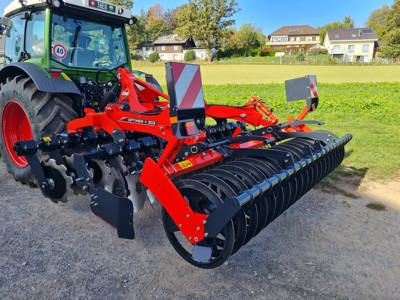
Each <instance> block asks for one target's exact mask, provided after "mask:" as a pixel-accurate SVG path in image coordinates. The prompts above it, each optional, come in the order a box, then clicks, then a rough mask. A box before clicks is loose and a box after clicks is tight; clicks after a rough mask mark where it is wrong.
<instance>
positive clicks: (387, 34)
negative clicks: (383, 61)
mask: <svg viewBox="0 0 400 300" xmlns="http://www.w3.org/2000/svg"><path fill="white" fill-rule="evenodd" d="M383 37H384V40H385V41H386V44H385V45H384V46H383V47H382V52H383V54H385V55H386V56H388V57H391V58H399V57H400V0H395V2H394V4H393V6H392V7H391V9H390V11H389V13H388V15H387V16H386V20H385V31H384V35H383Z"/></svg>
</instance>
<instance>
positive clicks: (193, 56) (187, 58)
mask: <svg viewBox="0 0 400 300" xmlns="http://www.w3.org/2000/svg"><path fill="white" fill-rule="evenodd" d="M184 59H185V61H193V60H196V52H194V50H188V51H186V52H185V56H184Z"/></svg>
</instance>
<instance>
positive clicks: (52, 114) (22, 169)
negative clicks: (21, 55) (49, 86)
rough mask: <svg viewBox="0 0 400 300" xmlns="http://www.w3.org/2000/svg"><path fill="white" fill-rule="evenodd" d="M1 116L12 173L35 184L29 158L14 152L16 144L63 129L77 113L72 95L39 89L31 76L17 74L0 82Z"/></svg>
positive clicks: (0, 136) (0, 138)
mask: <svg viewBox="0 0 400 300" xmlns="http://www.w3.org/2000/svg"><path fill="white" fill-rule="evenodd" d="M0 117H1V122H0V127H1V128H0V129H1V130H0V142H1V143H0V152H1V156H2V158H3V161H4V162H5V164H6V165H7V168H8V171H9V173H10V174H11V175H12V176H13V177H14V178H15V179H16V180H17V181H20V182H22V183H25V184H35V179H34V175H33V172H32V170H31V168H30V167H29V165H28V162H27V160H26V158H25V157H21V156H18V155H17V154H16V153H15V152H14V150H13V147H14V144H15V143H16V142H18V141H22V140H30V139H37V138H40V137H42V136H44V135H47V134H57V133H60V132H62V131H63V130H64V129H65V125H66V124H67V123H68V122H69V121H71V120H73V119H74V118H76V117H77V113H76V112H75V110H74V109H73V100H72V99H71V98H70V97H68V96H66V95H59V94H49V93H43V92H40V91H38V90H37V88H36V85H35V84H34V82H33V81H32V79H30V78H29V77H24V76H16V77H14V78H8V79H7V80H6V82H5V83H3V84H1V87H0Z"/></svg>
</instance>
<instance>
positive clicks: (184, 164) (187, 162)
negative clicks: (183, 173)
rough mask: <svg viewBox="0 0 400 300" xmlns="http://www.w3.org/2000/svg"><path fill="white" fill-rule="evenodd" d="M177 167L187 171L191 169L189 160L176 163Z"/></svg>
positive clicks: (191, 165)
mask: <svg viewBox="0 0 400 300" xmlns="http://www.w3.org/2000/svg"><path fill="white" fill-rule="evenodd" d="M178 165H179V166H180V167H181V168H182V169H187V168H190V167H193V164H192V162H191V161H190V160H184V161H181V162H179V163H178Z"/></svg>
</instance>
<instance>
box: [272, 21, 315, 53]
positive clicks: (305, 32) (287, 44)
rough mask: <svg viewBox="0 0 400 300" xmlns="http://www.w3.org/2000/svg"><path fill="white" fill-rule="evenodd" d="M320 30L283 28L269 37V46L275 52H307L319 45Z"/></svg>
mask: <svg viewBox="0 0 400 300" xmlns="http://www.w3.org/2000/svg"><path fill="white" fill-rule="evenodd" d="M319 44H320V38H319V29H317V28H314V27H311V26H308V25H294V26H283V27H281V28H279V29H277V30H275V31H274V32H272V33H271V34H270V35H269V36H268V42H267V46H268V47H271V48H272V49H274V50H285V51H287V52H290V51H307V50H309V49H310V48H312V47H314V46H316V45H319Z"/></svg>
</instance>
